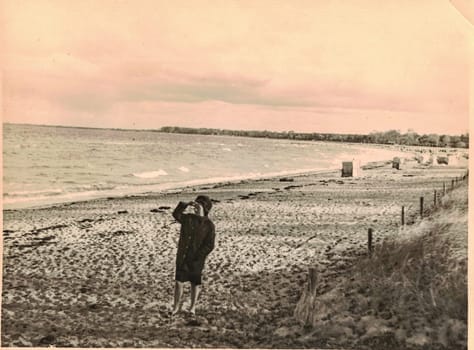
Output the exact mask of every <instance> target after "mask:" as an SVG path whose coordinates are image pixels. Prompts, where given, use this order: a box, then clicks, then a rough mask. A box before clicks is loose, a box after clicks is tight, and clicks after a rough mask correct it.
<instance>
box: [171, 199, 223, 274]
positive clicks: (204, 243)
mask: <svg viewBox="0 0 474 350" xmlns="http://www.w3.org/2000/svg"><path fill="white" fill-rule="evenodd" d="M186 207H187V203H184V202H179V203H178V206H177V207H176V209H175V210H174V211H173V217H174V218H175V219H176V220H177V221H178V222H179V223H180V224H181V231H180V234H179V242H178V252H177V254H176V270H177V271H178V270H180V271H189V272H190V273H192V274H198V275H201V273H202V269H203V268H204V262H205V260H206V257H207V256H208V255H209V253H210V252H211V251H212V250H213V249H214V241H215V228H214V224H213V223H212V221H211V220H210V219H209V218H208V217H207V216H199V215H195V214H183V212H184V210H185V209H186Z"/></svg>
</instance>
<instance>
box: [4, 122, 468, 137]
mask: <svg viewBox="0 0 474 350" xmlns="http://www.w3.org/2000/svg"><path fill="white" fill-rule="evenodd" d="M9 124H11V125H27V126H39V127H54V128H74V129H90V130H117V131H152V132H163V131H162V130H161V129H162V128H187V129H195V130H198V129H210V130H223V131H246V132H252V131H254V132H264V131H268V132H275V133H285V132H286V133H288V132H293V133H295V134H297V133H298V134H314V133H318V134H334V135H369V134H371V133H378V132H388V131H398V132H399V133H400V134H404V133H405V134H406V133H408V130H407V131H406V132H404V133H403V132H402V131H401V130H399V129H386V130H373V131H371V132H369V133H342V132H320V131H292V130H285V131H276V130H268V129H260V130H257V129H224V128H211V127H194V126H178V125H164V126H161V127H159V128H147V129H143V128H117V127H97V126H75V125H60V124H33V123H15V122H8V121H2V126H3V125H9ZM408 129H411V128H408ZM411 130H413V132H414V133H416V134H418V135H447V136H453V135H455V136H458V135H465V134H469V130H466V131H465V132H460V133H459V134H439V133H433V132H432V133H419V132H418V131H416V130H414V129H411ZM165 133H168V132H165Z"/></svg>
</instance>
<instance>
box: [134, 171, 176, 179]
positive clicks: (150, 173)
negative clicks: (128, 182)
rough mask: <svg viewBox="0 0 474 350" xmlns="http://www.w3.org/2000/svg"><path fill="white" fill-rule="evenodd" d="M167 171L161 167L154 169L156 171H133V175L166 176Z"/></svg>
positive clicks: (143, 176)
mask: <svg viewBox="0 0 474 350" xmlns="http://www.w3.org/2000/svg"><path fill="white" fill-rule="evenodd" d="M166 175H168V173H167V172H166V171H164V170H163V169H160V170H156V171H145V172H143V173H134V174H133V176H135V177H139V178H141V179H153V178H155V177H159V176H166Z"/></svg>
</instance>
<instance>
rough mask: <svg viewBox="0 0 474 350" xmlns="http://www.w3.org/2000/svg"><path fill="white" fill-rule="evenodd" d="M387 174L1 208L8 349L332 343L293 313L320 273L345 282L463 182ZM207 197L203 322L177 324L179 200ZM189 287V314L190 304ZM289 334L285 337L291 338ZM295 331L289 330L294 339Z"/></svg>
mask: <svg viewBox="0 0 474 350" xmlns="http://www.w3.org/2000/svg"><path fill="white" fill-rule="evenodd" d="M466 165H467V161H466V164H460V166H457V167H451V166H450V167H443V166H435V167H422V166H419V165H418V164H417V163H416V162H411V163H407V164H406V165H404V167H403V169H402V170H396V169H392V168H391V165H389V164H385V165H384V166H382V167H376V168H372V169H368V170H365V171H364V172H363V174H362V176H360V177H358V178H341V177H340V173H339V172H328V173H318V174H307V175H300V176H293V177H291V179H286V180H292V181H281V180H282V179H281V178H274V179H262V180H252V181H241V182H238V183H224V184H218V185H212V186H201V187H196V188H186V189H182V190H179V191H174V192H169V193H164V194H147V195H141V196H131V197H125V198H108V199H103V200H92V201H87V202H77V203H69V204H63V205H57V206H53V207H48V208H38V209H22V210H7V211H4V227H3V230H4V233H3V245H4V247H3V269H4V270H3V295H2V298H3V299H2V346H48V345H55V346H58V347H59V346H60V347H65V346H74V347H148V348H150V347H221V348H222V347H226V348H228V347H231V348H232V347H250V348H265V347H279V348H282V347H292V348H295V347H296V348H298V347H329V346H330V344H320V343H318V340H317V339H308V337H305V330H304V329H301V327H299V326H298V324H297V323H296V321H295V320H294V319H293V312H294V309H295V305H296V303H297V301H298V300H299V297H300V296H301V293H302V290H303V288H304V286H305V284H306V281H307V271H308V268H309V267H310V266H312V265H313V264H315V263H317V264H319V266H320V271H324V272H323V275H322V276H321V277H320V280H322V281H324V280H327V281H328V283H329V281H330V280H331V279H334V278H336V277H337V276H338V275H339V274H341V273H342V272H343V271H344V267H345V266H347V265H348V264H351V262H352V261H353V260H354V259H357V258H358V257H359V256H363V255H365V254H366V245H367V229H368V228H369V227H370V228H372V229H373V230H374V237H375V243H377V242H379V241H380V240H382V239H383V238H384V237H386V236H387V235H393V234H397V232H398V230H399V225H400V212H401V206H402V205H404V206H405V208H406V213H407V217H408V218H407V221H410V220H414V218H415V217H416V215H417V212H418V210H419V197H420V196H425V203H426V204H425V206H426V207H428V206H429V205H431V203H432V201H433V191H434V189H437V190H438V191H439V190H440V189H442V188H443V182H445V183H446V186H450V185H451V179H452V178H454V177H456V176H461V175H463V174H464V172H465V167H464V166H466ZM198 194H207V195H209V196H210V197H211V198H212V199H213V200H214V207H213V209H212V211H211V214H210V217H211V219H212V220H213V221H214V223H215V225H216V234H217V236H216V247H215V250H214V251H213V252H212V253H211V255H210V256H209V257H208V260H207V264H206V268H205V271H204V277H203V282H204V286H203V291H202V294H201V297H200V303H199V305H198V308H197V317H196V318H192V317H190V316H189V315H187V313H185V312H183V313H181V314H179V315H178V316H177V317H174V318H170V317H169V316H168V311H169V310H170V308H171V303H172V298H173V287H174V282H173V277H174V259H175V254H176V242H177V236H178V233H179V225H178V224H176V223H174V220H173V218H172V216H171V212H172V210H173V209H174V207H175V206H176V204H177V202H178V201H179V200H184V201H188V200H192V199H194V198H195V197H196V196H197V195H198ZM188 300H189V287H187V288H186V289H185V304H184V310H186V309H187V307H188V305H189V301H188ZM282 330H285V331H282ZM288 330H290V331H288Z"/></svg>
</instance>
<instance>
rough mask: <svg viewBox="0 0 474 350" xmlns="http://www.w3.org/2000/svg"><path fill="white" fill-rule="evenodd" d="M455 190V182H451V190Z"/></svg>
mask: <svg viewBox="0 0 474 350" xmlns="http://www.w3.org/2000/svg"><path fill="white" fill-rule="evenodd" d="M453 189H454V180H451V190H453Z"/></svg>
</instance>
